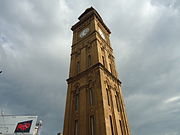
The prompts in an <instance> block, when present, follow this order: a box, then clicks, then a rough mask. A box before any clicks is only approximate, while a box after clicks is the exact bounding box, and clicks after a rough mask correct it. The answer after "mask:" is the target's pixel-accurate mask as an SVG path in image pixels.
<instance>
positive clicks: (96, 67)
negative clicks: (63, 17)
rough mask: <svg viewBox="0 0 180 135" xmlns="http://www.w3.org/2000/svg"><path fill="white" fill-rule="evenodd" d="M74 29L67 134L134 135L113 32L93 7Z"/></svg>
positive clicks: (65, 134) (65, 119)
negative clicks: (117, 61)
mask: <svg viewBox="0 0 180 135" xmlns="http://www.w3.org/2000/svg"><path fill="white" fill-rule="evenodd" d="M78 19H79V21H78V22H77V23H76V24H75V25H73V26H72V28H71V30H72V31H73V41H72V50H71V61H70V71H69V79H67V83H68V90H67V99H66V109H65V118H64V129H63V135H130V130H129V126H128V121H127V115H126V111H125V106H124V101H123V96H122V91H121V82H120V80H119V79H118V75H117V71H116V67H115V60H114V56H113V49H112V47H111V43H110V33H111V32H110V30H109V28H108V27H107V26H106V25H105V24H104V22H103V20H102V18H101V16H100V15H99V14H98V12H97V11H96V10H95V9H94V8H92V7H90V8H88V9H86V10H85V12H84V13H82V14H81V15H80V17H79V18H78Z"/></svg>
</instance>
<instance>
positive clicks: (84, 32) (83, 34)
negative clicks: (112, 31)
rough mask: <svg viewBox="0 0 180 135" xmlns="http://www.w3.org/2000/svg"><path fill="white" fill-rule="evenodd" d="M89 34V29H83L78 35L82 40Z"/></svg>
mask: <svg viewBox="0 0 180 135" xmlns="http://www.w3.org/2000/svg"><path fill="white" fill-rule="evenodd" d="M88 32H89V28H85V29H84V30H83V31H81V33H80V34H79V37H80V38H83V37H84V36H86V35H87V34H88Z"/></svg>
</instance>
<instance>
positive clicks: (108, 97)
mask: <svg viewBox="0 0 180 135" xmlns="http://www.w3.org/2000/svg"><path fill="white" fill-rule="evenodd" d="M106 95H107V100H108V105H109V106H110V102H111V98H110V93H109V90H108V89H106Z"/></svg>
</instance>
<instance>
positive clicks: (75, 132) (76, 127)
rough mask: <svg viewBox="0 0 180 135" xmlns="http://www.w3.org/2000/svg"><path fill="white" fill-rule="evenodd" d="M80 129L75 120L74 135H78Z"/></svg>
mask: <svg viewBox="0 0 180 135" xmlns="http://www.w3.org/2000/svg"><path fill="white" fill-rule="evenodd" d="M78 129H79V127H78V120H75V125H74V135H78V134H79V133H78V132H79V131H78Z"/></svg>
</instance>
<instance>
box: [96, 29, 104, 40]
mask: <svg viewBox="0 0 180 135" xmlns="http://www.w3.org/2000/svg"><path fill="white" fill-rule="evenodd" d="M98 31H99V34H100V35H101V37H102V38H103V39H104V40H106V38H105V35H104V33H103V32H102V30H101V29H99V30H98Z"/></svg>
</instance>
